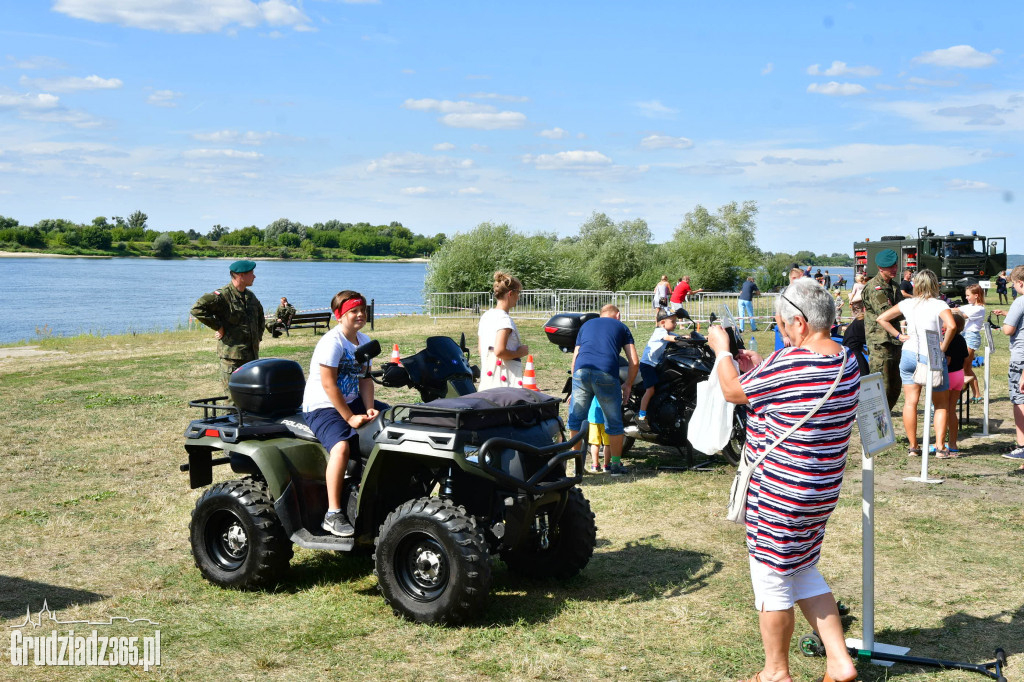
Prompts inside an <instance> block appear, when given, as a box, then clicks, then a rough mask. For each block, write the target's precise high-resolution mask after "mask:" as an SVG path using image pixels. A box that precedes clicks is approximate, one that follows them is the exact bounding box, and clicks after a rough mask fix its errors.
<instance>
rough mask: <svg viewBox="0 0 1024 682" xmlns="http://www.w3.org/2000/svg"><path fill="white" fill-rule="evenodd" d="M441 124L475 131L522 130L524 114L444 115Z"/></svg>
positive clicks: (503, 112) (504, 112) (516, 112)
mask: <svg viewBox="0 0 1024 682" xmlns="http://www.w3.org/2000/svg"><path fill="white" fill-rule="evenodd" d="M440 120H441V123H443V124H445V125H446V126H451V127H452V128H475V129H477V130H499V129H511V128H522V127H523V126H524V125H526V114H523V113H520V112H518V111H498V112H494V113H483V112H481V113H475V114H445V115H444V116H442V117H441V119H440Z"/></svg>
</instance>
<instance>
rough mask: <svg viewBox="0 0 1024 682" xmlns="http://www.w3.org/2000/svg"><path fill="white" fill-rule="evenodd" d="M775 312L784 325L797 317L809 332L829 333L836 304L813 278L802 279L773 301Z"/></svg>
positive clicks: (834, 317) (834, 316)
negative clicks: (805, 323)
mask: <svg viewBox="0 0 1024 682" xmlns="http://www.w3.org/2000/svg"><path fill="white" fill-rule="evenodd" d="M786 299H789V300H786ZM798 308H799V310H798ZM775 311H776V312H777V313H778V314H779V315H780V316H781V317H782V319H783V320H784V321H785V322H786V324H792V323H793V318H794V317H796V316H797V315H799V316H800V317H803V318H804V319H805V320H807V326H808V327H810V328H811V331H816V332H820V331H829V330H830V329H831V328H832V323H833V322H834V321H835V319H836V302H835V300H834V299H833V298H832V296H831V295H830V294H829V293H828V291H826V290H825V287H823V286H821V285H820V284H818V283H817V282H816V281H814V279H813V278H810V277H803V278H801V279H798V280H795V281H794V282H793V283H792V284H790V285H789V286H788V287H786V288H785V289H784V290H783V291H782V294H781V295H780V296H779V297H778V299H776V301H775Z"/></svg>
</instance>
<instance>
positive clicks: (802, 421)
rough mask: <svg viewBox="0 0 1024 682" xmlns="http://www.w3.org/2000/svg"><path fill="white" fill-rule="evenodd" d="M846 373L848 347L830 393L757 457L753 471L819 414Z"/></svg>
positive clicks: (844, 350) (829, 390)
mask: <svg viewBox="0 0 1024 682" xmlns="http://www.w3.org/2000/svg"><path fill="white" fill-rule="evenodd" d="M845 372H846V346H843V360H842V362H840V363H839V374H838V375H837V376H836V379H835V381H833V382H832V385H831V386H830V387H829V389H828V391H827V392H826V393H825V395H823V396H822V397H821V400H819V401H818V402H817V404H816V405H815V406H814V409H812V410H811V411H810V412H808V413H807V414H805V415H804V416H803V417H801V418H800V421H798V422H797V423H796V424H793V426H791V427H789V428H788V429H786V432H785V433H783V434H782V435H781V436H779V438H778V440H776V441H775V442H774V443H772V444H771V445H769V446H768V447H767V448H766V449H765V451H764V452H763V453H761V454H760V455H758V456H757V459H755V460H754V462H753V463H752V464H751V465H750V468H751V469H756V468H757V465H759V464H760V463H761V462H763V461H764V458H765V457H767V456H768V455H769V454H771V451H772V450H774V449H775V447H776V446H777V445H778V444H779V443H781V442H782V441H784V440H786V439H787V438H789V437H790V436H792V435H793V434H794V433H795V432H796V430H797V429H799V428H800V427H801V426H803V425H804V424H805V423H807V420H808V419H810V418H811V417H813V416H814V413H815V412H817V411H818V410H820V409H821V406H822V405H824V404H825V401H826V400H828V399H829V398H831V397H832V393H834V392H835V390H836V386H838V385H839V382H840V381H841V380H842V378H843V374H844V373H845Z"/></svg>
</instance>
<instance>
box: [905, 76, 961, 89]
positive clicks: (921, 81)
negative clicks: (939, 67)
mask: <svg viewBox="0 0 1024 682" xmlns="http://www.w3.org/2000/svg"><path fill="white" fill-rule="evenodd" d="M907 82H908V83H913V84H914V85H923V86H925V87H931V88H955V87H956V86H958V85H960V84H959V83H958V82H956V81H937V80H931V79H928V78H916V77H915V78H908V79H907Z"/></svg>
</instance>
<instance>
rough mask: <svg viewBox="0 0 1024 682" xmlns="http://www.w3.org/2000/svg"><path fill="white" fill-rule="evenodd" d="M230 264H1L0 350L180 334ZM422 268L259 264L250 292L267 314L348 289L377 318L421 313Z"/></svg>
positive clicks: (322, 301) (322, 302) (326, 303)
mask: <svg viewBox="0 0 1024 682" xmlns="http://www.w3.org/2000/svg"><path fill="white" fill-rule="evenodd" d="M230 263H231V261H230V260H225V259H220V260H199V259H190V260H173V261H161V260H151V259H139V258H114V259H93V258H0V314H2V315H3V325H0V343H13V342H15V341H21V340H25V339H29V340H31V339H33V338H38V336H39V333H42V334H52V335H56V336H69V335H74V334H81V333H94V334H120V333H124V332H128V331H139V332H143V331H158V330H163V329H173V328H175V327H178V326H184V325H185V324H187V322H188V311H189V309H190V308H191V307H192V304H193V303H195V301H196V299H197V298H199V296H200V295H201V294H203V292H206V291H212V290H214V289H216V288H218V287H220V286H223V285H224V284H226V283H228V282H229V281H230V275H229V274H228V265H229V264H230ZM425 275H426V263H312V262H306V261H302V262H296V261H259V262H258V265H257V266H256V282H255V283H254V284H253V291H254V292H255V293H256V295H257V296H258V297H259V299H260V302H261V303H263V306H264V308H267V309H269V311H270V312H273V311H274V309H275V308H276V307H277V304H278V302H279V299H280V297H281V296H287V297H288V300H289V301H290V302H291V303H292V304H293V305H294V306H295V307H296V308H298V309H299V310H304V309H311V308H327V307H330V303H331V297H332V296H334V294H336V293H338V292H339V291H341V290H342V289H354V290H356V291H359V292H360V293H362V294H363V295H364V296H366V297H367V298H368V299H369V298H372V299H376V302H377V304H378V305H380V306H381V307H380V308H379V309H378V312H379V313H381V314H391V313H399V312H409V313H412V312H419V310H420V308H419V306H420V304H421V303H422V301H423V279H424V277H425Z"/></svg>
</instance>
